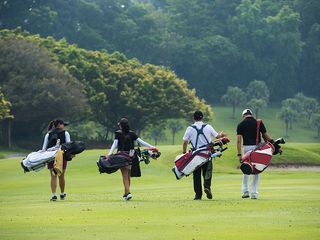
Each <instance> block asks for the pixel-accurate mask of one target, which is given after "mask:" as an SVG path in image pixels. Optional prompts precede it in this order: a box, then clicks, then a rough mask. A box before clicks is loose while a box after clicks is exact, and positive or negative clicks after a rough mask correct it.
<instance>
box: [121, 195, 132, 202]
mask: <svg viewBox="0 0 320 240" xmlns="http://www.w3.org/2000/svg"><path fill="white" fill-rule="evenodd" d="M131 198H132V194H131V193H127V194H125V195H123V197H122V199H123V200H125V201H129V200H130V199H131Z"/></svg>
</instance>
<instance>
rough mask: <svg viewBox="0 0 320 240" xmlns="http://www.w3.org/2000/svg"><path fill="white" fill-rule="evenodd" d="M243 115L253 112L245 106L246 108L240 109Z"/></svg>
mask: <svg viewBox="0 0 320 240" xmlns="http://www.w3.org/2000/svg"><path fill="white" fill-rule="evenodd" d="M244 115H253V114H252V111H251V110H250V109H248V108H247V109H245V110H243V111H242V116H244Z"/></svg>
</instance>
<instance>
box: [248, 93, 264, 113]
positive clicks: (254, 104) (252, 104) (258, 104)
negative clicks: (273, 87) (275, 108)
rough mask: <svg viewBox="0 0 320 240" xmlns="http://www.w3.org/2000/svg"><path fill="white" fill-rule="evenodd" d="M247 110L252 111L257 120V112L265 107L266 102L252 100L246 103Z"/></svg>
mask: <svg viewBox="0 0 320 240" xmlns="http://www.w3.org/2000/svg"><path fill="white" fill-rule="evenodd" d="M247 105H248V107H249V108H251V109H252V111H253V112H254V115H255V117H256V118H259V112H260V111H261V110H262V109H263V108H266V107H267V102H266V101H265V100H264V99H257V98H252V99H251V100H250V101H249V102H247Z"/></svg>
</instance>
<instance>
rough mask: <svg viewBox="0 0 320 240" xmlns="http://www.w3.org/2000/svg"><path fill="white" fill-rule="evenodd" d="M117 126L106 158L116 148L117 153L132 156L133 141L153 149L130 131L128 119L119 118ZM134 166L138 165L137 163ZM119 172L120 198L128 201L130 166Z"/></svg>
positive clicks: (130, 195)
mask: <svg viewBox="0 0 320 240" xmlns="http://www.w3.org/2000/svg"><path fill="white" fill-rule="evenodd" d="M118 125H119V127H120V129H119V130H117V131H116V132H115V137H114V141H113V144H112V146H111V149H110V151H109V153H108V155H107V158H108V156H109V155H111V154H112V153H113V152H114V150H115V149H116V147H118V152H119V151H125V152H129V155H131V156H133V154H134V142H135V141H137V142H138V143H140V144H141V145H143V146H146V147H152V148H154V147H153V146H152V145H150V144H149V143H147V142H145V141H143V140H142V139H141V138H139V137H138V136H137V134H136V133H135V132H134V131H131V130H130V127H129V121H128V119H126V118H121V120H120V121H119V123H118ZM133 161H138V160H137V159H136V158H134V159H133ZM133 164H135V163H133ZM136 164H139V162H138V163H136ZM120 170H121V174H122V179H123V185H124V195H123V197H122V198H123V200H130V199H131V198H132V194H131V193H130V176H131V166H127V167H123V168H121V169H120Z"/></svg>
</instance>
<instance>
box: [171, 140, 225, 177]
mask: <svg viewBox="0 0 320 240" xmlns="http://www.w3.org/2000/svg"><path fill="white" fill-rule="evenodd" d="M228 142H229V139H228V138H226V137H224V138H221V139H218V140H217V141H215V142H213V143H209V144H208V145H206V146H204V147H201V148H198V149H196V150H195V151H189V152H188V153H186V154H182V155H178V156H177V157H176V159H175V166H174V167H173V168H172V171H173V173H174V174H175V176H176V178H177V180H179V179H181V178H182V177H183V176H188V175H190V174H191V173H193V172H194V171H195V170H197V169H198V168H199V167H201V166H202V165H203V164H205V163H207V162H209V161H211V160H212V159H213V158H215V157H220V156H221V155H222V152H223V151H225V150H226V149H227V147H225V148H223V146H224V145H226V144H227V143H228Z"/></svg>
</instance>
